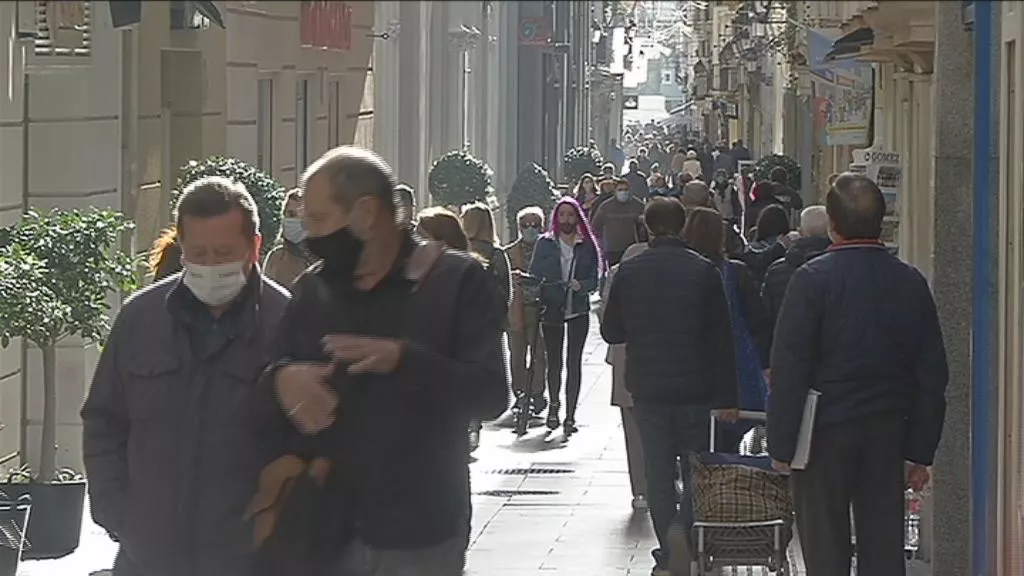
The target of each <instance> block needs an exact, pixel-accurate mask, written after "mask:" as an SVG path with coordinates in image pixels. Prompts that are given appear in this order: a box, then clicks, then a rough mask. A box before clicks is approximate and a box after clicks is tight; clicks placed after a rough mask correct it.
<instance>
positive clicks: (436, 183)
mask: <svg viewBox="0 0 1024 576" xmlns="http://www.w3.org/2000/svg"><path fill="white" fill-rule="evenodd" d="M493 176H494V174H493V172H492V171H491V169H490V167H489V166H487V163H486V162H484V161H483V160H480V159H479V158H477V157H475V156H473V155H472V154H470V153H469V152H467V151H465V150H453V151H451V152H449V153H447V154H445V155H444V156H442V157H441V158H440V159H439V160H438V161H437V162H435V163H434V165H433V166H432V167H431V168H430V174H429V175H428V176H427V187H428V188H429V189H430V197H431V198H432V199H433V200H434V203H435V204H439V205H441V206H452V207H456V210H457V209H458V207H459V206H462V205H463V204H469V203H470V202H477V201H480V202H487V203H488V204H490V203H491V202H492V198H491V196H492V195H493V193H494V187H493V185H492V178H493Z"/></svg>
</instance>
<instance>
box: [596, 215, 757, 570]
mask: <svg viewBox="0 0 1024 576" xmlns="http://www.w3.org/2000/svg"><path fill="white" fill-rule="evenodd" d="M685 222H686V212H685V210H684V208H683V205H682V204H681V203H680V202H679V201H677V200H675V199H673V198H664V197H660V198H653V199H651V201H650V202H648V203H647V208H646V209H645V210H644V224H645V225H646V226H647V230H648V232H649V234H650V237H651V240H650V243H649V244H648V248H647V250H645V251H644V252H643V253H641V254H638V255H637V256H635V257H633V258H632V259H630V260H627V261H623V262H622V263H621V264H620V265H619V271H618V273H617V274H616V276H615V282H613V283H612V285H611V289H610V291H609V294H608V302H607V303H606V304H605V310H604V317H603V321H602V322H601V335H602V336H603V337H604V340H605V341H606V342H608V343H609V344H625V345H626V357H627V358H628V361H627V362H626V389H627V390H629V392H630V394H631V395H632V397H633V412H634V415H635V416H636V421H637V427H638V428H639V431H640V442H641V444H643V448H644V460H645V461H646V462H645V464H646V469H647V498H648V502H649V503H650V510H651V521H652V522H653V524H654V531H655V533H656V534H657V536H658V544H659V546H660V547H659V548H658V549H656V550H654V551H653V556H654V560H655V567H654V571H653V572H652V574H653V576H668V575H669V570H668V566H669V544H668V535H669V529H670V528H671V526H672V524H673V522H675V521H676V516H677V515H678V516H679V518H678V520H679V523H681V524H682V525H683V527H684V529H685V531H686V533H689V528H690V526H691V525H692V523H693V510H692V501H691V495H690V487H689V486H686V493H685V494H684V495H683V498H682V502H681V503H680V504H681V505H680V506H678V507H677V498H676V493H675V483H674V480H675V470H676V459H677V458H679V459H680V460H681V464H682V468H683V478H685V479H687V480H688V479H689V477H690V475H689V454H690V453H692V452H700V451H703V450H707V447H708V445H709V442H710V438H709V430H710V424H711V420H710V418H711V412H712V411H713V410H714V411H716V417H717V418H719V419H721V420H724V421H727V422H734V421H735V420H736V419H737V417H738V415H739V414H738V411H737V409H736V407H737V405H738V402H739V399H738V395H739V388H738V384H737V382H736V359H735V355H734V352H733V340H732V322H731V320H730V317H729V303H728V301H727V300H726V296H725V288H724V287H723V285H722V275H721V273H720V272H719V271H718V268H717V267H715V265H714V264H712V263H711V261H710V260H708V259H706V258H704V257H702V256H700V255H699V254H697V253H696V252H694V251H692V250H690V249H688V248H687V247H686V246H685V245H684V244H683V241H682V239H681V238H680V234H681V233H682V230H683V225H684V224H685ZM677 560H678V559H676V560H673V561H672V562H673V564H675V563H676V562H677ZM678 563H679V564H680V565H685V564H686V562H678Z"/></svg>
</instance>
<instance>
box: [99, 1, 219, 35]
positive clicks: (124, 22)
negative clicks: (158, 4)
mask: <svg viewBox="0 0 1024 576" xmlns="http://www.w3.org/2000/svg"><path fill="white" fill-rule="evenodd" d="M184 1H185V2H189V3H190V4H191V5H192V7H193V8H195V9H196V11H198V12H199V13H200V14H202V15H203V16H205V17H206V18H207V19H208V20H209V21H210V22H213V23H214V24H216V25H217V26H220V27H221V28H223V27H224V18H223V17H222V16H221V14H220V10H219V9H217V5H216V4H214V3H213V2H212V1H210V0H184ZM108 4H110V20H111V22H112V23H113V25H114V28H121V27H123V26H131V25H132V24H138V23H139V22H141V21H142V2H141V1H133V0H120V1H118V2H108Z"/></svg>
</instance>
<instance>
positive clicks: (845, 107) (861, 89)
mask: <svg viewBox="0 0 1024 576" xmlns="http://www.w3.org/2000/svg"><path fill="white" fill-rule="evenodd" d="M834 40H835V39H834V38H831V37H829V36H827V35H825V34H823V33H821V32H818V31H815V30H810V29H809V30H807V47H808V52H809V53H810V63H809V64H808V68H809V71H810V73H811V77H812V79H813V81H814V94H815V105H816V106H815V108H816V110H815V112H816V115H817V116H819V117H820V118H821V120H820V121H819V124H820V125H821V127H822V128H823V130H824V141H825V143H826V144H827V145H829V146H867V145H869V144H870V143H871V142H870V141H869V136H870V131H871V108H872V106H873V103H874V90H875V77H874V68H873V67H872V65H871V64H866V63H863V62H855V61H852V60H839V61H833V62H826V61H825V55H826V54H828V52H829V51H830V50H831V49H832V42H833V41H834ZM819 134H820V132H819Z"/></svg>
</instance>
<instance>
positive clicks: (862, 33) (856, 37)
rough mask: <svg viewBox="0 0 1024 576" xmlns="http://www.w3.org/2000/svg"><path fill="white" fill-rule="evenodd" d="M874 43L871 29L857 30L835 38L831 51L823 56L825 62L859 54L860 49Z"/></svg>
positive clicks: (873, 33) (873, 34) (873, 32)
mask: <svg viewBox="0 0 1024 576" xmlns="http://www.w3.org/2000/svg"><path fill="white" fill-rule="evenodd" d="M874 43H875V31H874V30H873V29H871V28H870V27H864V28H858V29H856V30H854V31H853V32H850V33H848V34H844V35H842V36H840V37H839V38H836V41H835V42H833V43H832V49H831V50H829V51H828V54H825V62H831V61H833V60H838V59H841V58H846V57H849V56H853V55H855V54H857V53H859V52H860V49H861V48H863V47H865V46H871V45H873V44H874Z"/></svg>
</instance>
